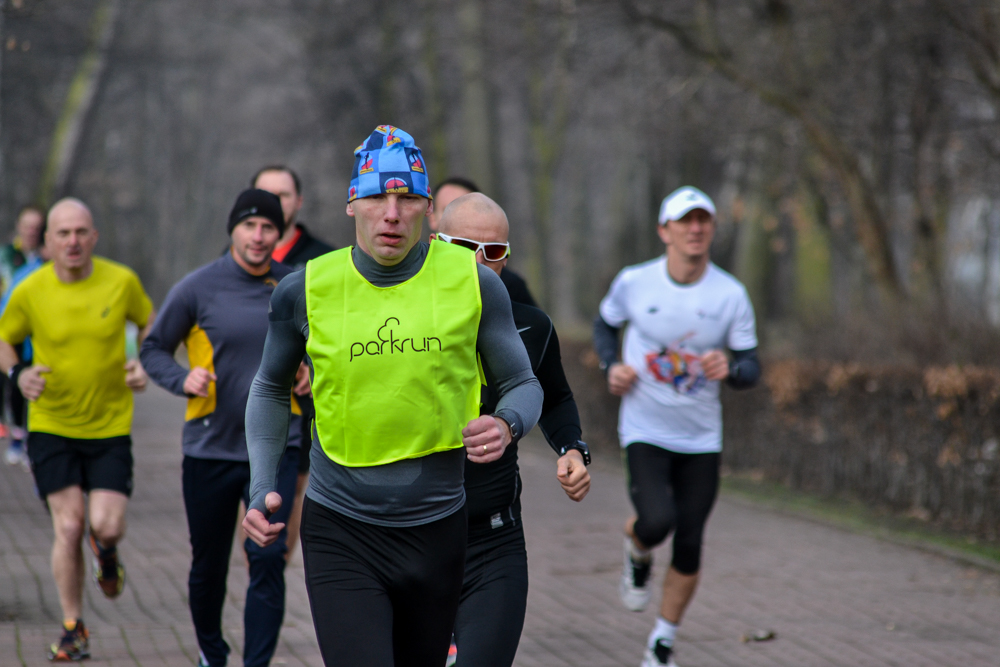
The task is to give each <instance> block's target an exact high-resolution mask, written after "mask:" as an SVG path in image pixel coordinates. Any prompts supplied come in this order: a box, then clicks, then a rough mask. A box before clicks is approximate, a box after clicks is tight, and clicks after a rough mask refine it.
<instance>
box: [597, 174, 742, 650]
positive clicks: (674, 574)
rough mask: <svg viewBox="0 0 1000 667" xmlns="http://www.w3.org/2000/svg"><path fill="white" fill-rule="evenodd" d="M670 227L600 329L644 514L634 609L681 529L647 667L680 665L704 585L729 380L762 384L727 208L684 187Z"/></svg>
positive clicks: (624, 274)
mask: <svg viewBox="0 0 1000 667" xmlns="http://www.w3.org/2000/svg"><path fill="white" fill-rule="evenodd" d="M659 223H660V224H659V227H658V229H657V232H658V234H659V236H660V240H661V241H663V243H664V244H665V245H666V255H665V256H662V257H659V258H657V259H654V260H650V261H648V262H646V263H644V264H639V265H636V266H630V267H626V268H625V269H623V270H622V271H621V273H619V274H618V276H617V277H616V278H615V280H614V282H613V283H612V284H611V290H610V291H609V292H608V294H607V296H605V297H604V300H603V301H601V309H600V315H599V316H598V317H597V319H596V320H595V322H594V344H595V346H596V348H597V353H598V356H599V357H600V359H601V367H602V368H603V369H604V370H605V372H606V373H607V376H608V389H609V390H610V391H611V393H612V394H614V395H616V396H621V397H622V402H621V413H620V415H619V420H618V435H619V437H620V439H621V445H622V447H623V448H624V449H625V463H626V470H625V472H626V479H627V480H628V490H629V494H630V496H631V498H632V504H633V506H634V507H635V511H636V517H634V518H632V519H630V520H629V521H628V522H627V524H626V528H625V533H626V537H625V554H624V565H623V571H622V579H621V583H620V586H619V593H620V594H621V598H622V603H623V604H624V605H625V606H626V607H627V608H628V609H630V610H632V611H642V610H643V609H645V608H646V605H647V604H649V599H650V593H651V591H650V589H651V586H650V575H651V572H652V564H653V561H652V549H653V548H654V547H656V546H657V545H659V544H661V543H662V542H663V541H664V540H666V539H667V536H668V535H670V533H671V532H673V533H674V545H673V547H674V553H673V560H672V561H671V564H670V568H669V570H668V571H667V575H666V577H665V579H664V582H663V600H662V602H661V604H660V617H659V618H658V619H657V621H656V625H655V627H654V628H653V631H652V632H651V633H650V635H649V640H648V642H647V646H646V653H645V657H644V659H643V663H642V664H643V667H657V666H659V665H670V666H674V664H675V663H674V658H673V651H674V636H675V634H676V631H677V626H678V625H679V624H680V622H681V618H682V617H683V615H684V610H685V609H687V606H688V604H689V603H690V602H691V599H692V598H693V597H694V593H695V588H696V587H697V585H698V576H699V575H698V573H699V570H700V569H701V542H702V534H703V532H704V530H705V523H706V522H707V521H708V515H709V513H710V512H711V510H712V505H713V504H714V503H715V496H716V494H717V492H718V488H719V453H720V452H721V451H722V405H721V403H720V402H719V383H720V382H722V381H725V382H726V383H727V384H728V385H729V386H731V387H734V388H736V389H746V388H749V387H752V386H753V385H754V384H756V382H757V380H758V378H759V377H760V365H759V363H758V361H757V333H756V328H755V323H754V312H753V305H752V304H751V303H750V298H749V297H748V296H747V291H746V289H745V288H744V287H743V285H742V284H741V283H740V282H739V281H738V280H736V278H734V277H732V276H731V275H729V274H728V273H726V272H725V271H723V270H722V269H720V268H719V267H717V266H716V265H715V264H713V263H712V262H711V261H710V257H709V251H710V250H711V247H712V238H713V237H714V235H715V204H714V203H713V202H712V200H711V199H710V198H709V197H708V195H706V194H705V193H704V192H702V191H701V190H697V189H695V188H692V187H683V188H680V189H679V190H676V191H675V192H674V193H672V194H671V195H670V196H668V197H667V198H666V199H664V200H663V204H662V206H661V207H660V215H659ZM626 325H627V328H626V329H625V339H624V342H623V344H622V360H621V361H619V360H618V332H619V330H620V329H621V328H622V327H625V326H626ZM727 349H728V350H729V352H730V354H731V355H732V360H730V359H728V358H727V356H726V352H725V350H727Z"/></svg>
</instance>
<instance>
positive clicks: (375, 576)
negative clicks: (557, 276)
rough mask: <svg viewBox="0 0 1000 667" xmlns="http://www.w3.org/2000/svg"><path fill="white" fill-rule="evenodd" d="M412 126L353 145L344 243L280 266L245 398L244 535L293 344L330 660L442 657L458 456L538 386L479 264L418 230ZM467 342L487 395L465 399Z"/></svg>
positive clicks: (281, 410)
mask: <svg viewBox="0 0 1000 667" xmlns="http://www.w3.org/2000/svg"><path fill="white" fill-rule="evenodd" d="M431 206H432V203H431V200H430V198H429V193H428V191H427V177H426V167H425V166H424V162H423V158H422V156H421V153H420V149H418V148H417V147H416V146H415V145H414V143H413V139H412V138H411V137H410V136H409V135H408V134H406V133H405V132H403V131H401V130H399V129H397V128H395V127H392V126H387V125H386V126H379V127H378V128H376V130H375V132H373V133H372V134H371V136H369V137H368V138H367V139H366V140H365V141H364V143H362V144H361V146H359V147H358V148H357V149H356V150H355V166H354V174H353V178H352V180H351V185H350V189H349V194H348V205H347V214H348V215H350V216H352V217H353V218H354V219H355V227H356V232H357V246H355V247H353V248H345V249H342V250H338V251H335V252H332V253H329V254H327V255H324V256H323V257H320V258H318V259H316V260H312V261H310V262H309V263H308V264H307V265H306V270H305V271H304V272H297V273H294V274H292V275H290V276H288V278H286V279H284V280H282V282H281V284H279V285H278V288H277V289H276V290H275V292H274V296H273V297H272V299H271V313H270V315H269V320H270V328H269V330H268V335H267V342H266V343H265V345H264V356H263V359H262V360H261V367H260V370H259V371H258V373H257V377H256V378H255V379H254V383H253V386H252V388H251V391H250V400H249V403H248V404H247V446H248V449H249V452H250V465H251V475H252V486H251V500H250V509H249V510H248V511H247V516H246V519H245V520H244V524H243V525H244V529H245V530H246V532H247V535H248V536H249V537H250V538H251V539H253V540H255V541H258V542H259V543H261V544H266V543H268V542H269V541H271V540H272V539H274V537H275V535H276V534H277V533H278V532H279V531H280V529H281V524H269V523H268V521H267V519H266V514H267V513H270V512H274V511H276V509H277V508H278V507H279V506H280V503H281V501H282V500H281V498H279V497H278V494H276V493H274V476H275V470H276V469H277V464H278V461H279V459H280V456H281V453H282V450H283V449H284V446H285V437H286V434H287V429H288V426H287V415H288V404H289V392H290V390H291V387H292V383H293V381H294V378H295V370H296V368H297V367H298V364H299V362H300V361H302V359H303V356H304V355H305V354H306V353H307V352H308V355H309V356H308V357H307V360H308V362H309V363H310V366H311V370H312V373H313V396H314V400H315V406H316V425H315V435H316V440H315V444H316V446H314V447H313V449H312V465H311V474H310V479H309V487H308V490H307V491H306V500H305V503H304V506H303V510H302V529H301V530H302V533H301V534H302V548H303V558H304V561H305V568H306V583H307V588H308V591H309V600H310V604H311V606H312V613H313V623H314V624H315V627H316V634H317V637H318V639H319V645H320V650H321V652H322V654H323V660H324V662H325V663H326V665H328V667H333V666H335V665H344V666H350V667H355V666H357V665H365V666H366V667H391V666H392V665H414V666H425V665H443V664H444V662H445V658H446V656H447V652H448V645H449V639H450V637H451V631H452V627H453V625H454V621H455V613H456V610H457V608H458V599H459V593H460V591H461V587H462V575H463V565H464V559H465V542H466V516H465V511H464V505H465V491H464V487H463V484H462V482H463V468H464V463H465V458H466V456H468V458H469V459H470V460H473V461H483V462H486V461H494V460H496V459H498V458H499V457H500V456H501V455H502V454H503V451H504V449H505V448H506V446H507V445H508V444H509V443H510V442H511V438H512V436H515V437H516V436H518V435H520V434H522V433H524V432H526V431H527V430H529V429H530V428H531V427H532V426H533V425H534V423H535V421H536V420H537V419H538V415H539V413H540V411H541V403H542V391H541V387H540V386H539V384H538V381H537V380H536V379H535V377H534V375H533V374H532V372H531V366H530V362H529V360H528V356H527V353H526V352H525V350H524V346H523V345H522V344H521V341H520V338H519V337H518V334H517V329H516V328H515V326H514V320H513V317H512V315H511V308H510V300H509V299H508V297H507V293H506V290H505V289H504V286H503V283H501V282H500V279H499V278H498V277H497V276H496V274H495V273H493V272H492V271H490V270H489V269H487V268H485V267H480V266H479V265H477V264H476V262H475V258H474V257H473V255H472V253H470V252H468V251H467V250H465V249H464V248H458V247H455V246H452V245H449V244H446V243H442V242H434V243H432V244H430V245H428V244H426V243H421V242H420V240H419V239H420V231H421V222H422V220H423V217H424V216H425V215H426V214H427V213H428V212H429V211H430V210H431ZM477 353H478V355H480V356H481V357H482V358H483V361H484V362H485V363H487V364H489V366H490V368H491V370H492V371H493V373H494V374H495V375H496V384H497V389H498V391H499V393H500V395H501V399H500V401H499V403H498V405H497V409H496V411H495V412H494V413H493V414H492V415H483V416H481V417H480V416H479V394H480V386H481V385H480V377H481V374H480V370H479V364H478V360H477Z"/></svg>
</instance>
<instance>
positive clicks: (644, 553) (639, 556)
mask: <svg viewBox="0 0 1000 667" xmlns="http://www.w3.org/2000/svg"><path fill="white" fill-rule="evenodd" d="M628 552H629V555H630V556H632V560H637V561H645V560H649V558H650V556H652V555H653V550H652V549H640V548H639V547H637V546H636V544H635V540H633V539H632V538H631V537H630V538H628Z"/></svg>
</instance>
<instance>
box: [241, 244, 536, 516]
mask: <svg viewBox="0 0 1000 667" xmlns="http://www.w3.org/2000/svg"><path fill="white" fill-rule="evenodd" d="M427 250H428V245H427V244H426V243H419V244H418V245H416V246H415V247H414V248H413V249H412V250H411V251H410V253H409V255H407V256H406V258H404V259H403V261H402V262H400V263H399V264H397V265H395V266H391V267H387V266H382V265H380V264H378V263H377V262H376V261H375V260H374V259H372V258H371V257H370V256H369V255H367V254H366V253H364V252H363V251H361V250H359V249H358V248H357V247H355V248H354V249H353V250H352V253H351V257H352V259H353V261H354V265H355V266H356V267H357V269H358V271H359V272H360V273H361V275H362V276H364V278H365V279H366V280H368V281H369V282H370V283H372V284H373V285H376V286H378V287H389V286H392V285H398V284H399V283H401V282H404V281H406V280H409V279H410V278H412V277H413V276H415V275H416V274H417V272H418V271H419V270H420V268H421V267H422V266H423V264H424V260H425V259H426V257H427ZM479 287H480V292H481V295H482V303H483V309H482V315H481V318H480V321H479V336H478V340H477V343H476V348H477V350H478V352H479V354H480V355H481V356H482V359H483V362H484V363H485V364H486V365H488V366H489V368H490V369H491V371H492V373H493V378H494V379H495V381H496V387H497V390H498V392H499V394H500V400H499V402H498V404H497V408H496V411H495V412H494V414H495V415H496V416H498V417H501V418H503V419H504V420H505V421H507V422H508V423H509V424H511V425H512V426H514V427H515V428H516V430H518V431H519V432H520V433H522V434H523V433H527V432H528V431H529V430H530V429H531V428H532V427H533V426H534V425H535V422H536V421H537V420H538V417H539V415H540V413H541V409H542V400H543V394H542V388H541V385H539V383H538V380H537V379H536V378H535V376H534V374H533V373H532V371H531V362H530V361H529V359H528V355H527V352H525V349H524V345H523V344H522V343H521V338H520V336H519V335H518V333H517V327H516V326H515V325H514V318H513V315H512V314H511V306H510V298H509V297H508V296H507V290H506V288H505V287H504V286H503V283H502V282H501V281H500V279H499V278H498V277H497V275H496V274H495V273H493V272H492V271H491V270H489V269H487V268H486V267H483V266H480V267H479ZM268 319H269V327H268V332H267V341H266V342H265V344H264V356H263V359H262V360H261V364H260V369H259V370H258V372H257V376H256V377H255V378H254V381H253V385H252V387H251V389H250V399H249V401H248V403H247V413H246V432H247V447H248V449H249V453H250V470H251V487H250V507H251V508H253V509H257V510H260V511H262V512H264V511H265V507H264V497H265V496H266V495H267V494H268V493H269V492H271V491H273V490H275V482H274V478H275V475H276V473H277V469H278V462H279V461H280V459H281V455H282V453H283V452H284V448H285V439H286V436H287V433H288V421H287V420H288V414H289V396H290V394H289V391H290V389H291V387H292V384H293V382H294V379H295V369H296V368H297V367H298V364H299V362H300V361H301V360H302V359H303V357H304V356H305V351H306V340H307V339H308V338H309V322H308V318H307V317H306V295H305V271H297V272H295V273H293V274H292V275H290V276H288V277H287V278H286V279H284V280H282V281H281V284H280V285H278V288H277V289H276V290H275V291H274V295H273V297H272V298H271V312H270V313H269V315H268ZM306 360H307V362H309V363H310V366H311V361H310V360H309V359H308V358H307V359H306ZM314 436H315V433H314ZM317 444H320V445H321V443H317ZM464 464H465V449H464V448H459V449H453V450H449V451H446V452H439V453H435V454H430V455H428V456H424V457H422V458H417V459H406V460H403V461H397V462H395V463H389V464H386V465H380V466H371V467H348V466H341V465H339V464H337V463H336V462H334V461H332V460H331V459H330V458H329V457H328V456H327V455H326V454H325V453H324V452H323V448H322V446H315V447H313V448H312V453H311V461H310V466H311V473H310V478H309V487H308V489H307V490H306V495H307V496H309V498H310V499H311V500H313V501H315V502H317V503H320V504H321V505H324V506H326V507H328V508H330V509H332V510H334V511H336V512H340V513H342V514H345V515H347V516H349V517H351V518H354V519H357V520H359V521H364V522H367V523H373V524H377V525H382V526H399V527H405V526H416V525H421V524H425V523H430V522H432V521H436V520H438V519H441V518H443V517H446V516H448V515H450V514H451V513H453V512H455V511H457V510H458V509H460V508H461V507H462V505H463V504H464V503H465V489H464V487H463V472H464ZM283 500H284V501H285V502H289V501H290V500H291V499H283Z"/></svg>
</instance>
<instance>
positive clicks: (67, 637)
mask: <svg viewBox="0 0 1000 667" xmlns="http://www.w3.org/2000/svg"><path fill="white" fill-rule="evenodd" d="M89 639H90V632H89V631H88V630H87V627H86V626H85V625H84V624H83V621H81V620H80V619H76V622H75V623H73V624H72V627H70V623H66V622H64V623H63V636H62V639H60V640H59V643H58V644H52V645H51V646H50V647H49V660H51V661H52V662H77V661H78V660H83V659H84V658H89V657H90V642H89Z"/></svg>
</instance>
